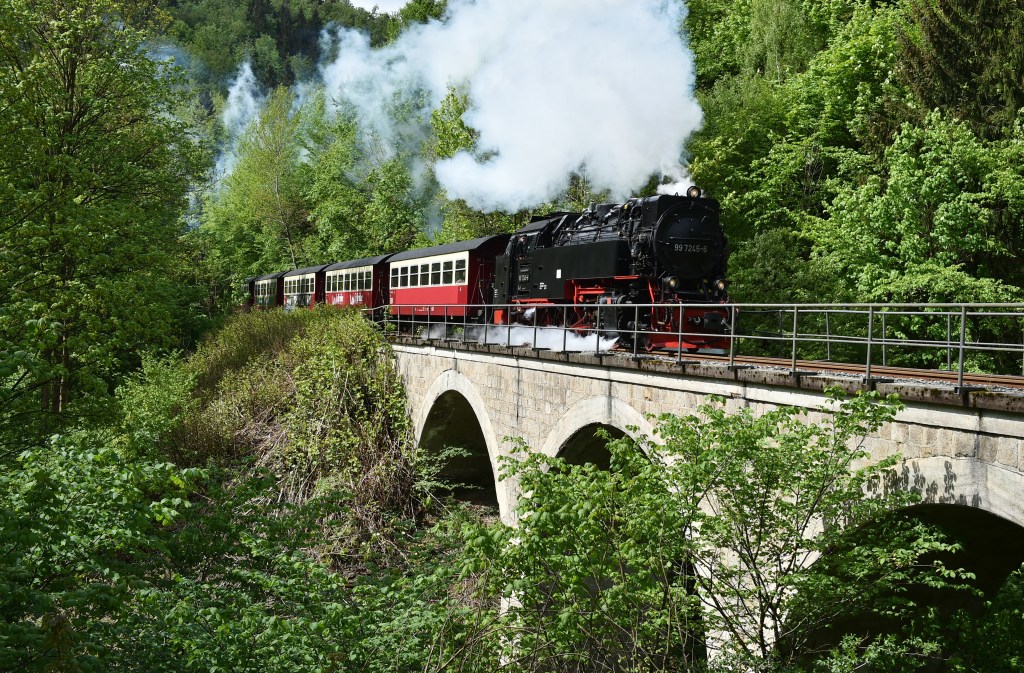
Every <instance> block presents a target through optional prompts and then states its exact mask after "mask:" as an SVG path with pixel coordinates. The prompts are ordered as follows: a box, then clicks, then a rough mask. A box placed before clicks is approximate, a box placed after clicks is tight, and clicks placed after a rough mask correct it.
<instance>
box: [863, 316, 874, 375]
mask: <svg viewBox="0 0 1024 673" xmlns="http://www.w3.org/2000/svg"><path fill="white" fill-rule="evenodd" d="M874 331H875V307H874V305H873V304H872V305H871V306H869V307H868V357H867V366H865V367H864V378H865V379H870V378H871V338H872V334H873V333H874Z"/></svg>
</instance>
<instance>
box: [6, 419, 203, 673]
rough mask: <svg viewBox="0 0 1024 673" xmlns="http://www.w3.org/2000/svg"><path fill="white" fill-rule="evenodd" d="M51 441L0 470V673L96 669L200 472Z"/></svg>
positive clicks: (90, 444)
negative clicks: (162, 536)
mask: <svg viewBox="0 0 1024 673" xmlns="http://www.w3.org/2000/svg"><path fill="white" fill-rule="evenodd" d="M104 439H105V438H103V437H102V436H96V435H85V434H78V435H75V436H70V437H65V438H57V439H55V440H54V441H53V443H52V444H51V445H50V446H48V447H45V448H40V449H34V450H30V451H27V452H25V453H23V454H22V455H21V456H20V457H19V459H18V461H17V463H16V464H14V465H11V466H9V467H4V468H3V469H2V472H0V578H2V580H0V586H2V591H0V668H2V669H3V670H6V671H16V670H20V671H52V670H76V671H77V670H86V671H90V670H104V662H108V661H109V660H110V659H112V658H113V659H115V660H116V658H117V657H119V656H120V653H119V651H118V647H119V644H118V642H119V640H120V638H121V637H122V636H123V635H124V632H123V630H122V629H121V628H120V623H119V621H118V620H119V617H120V615H121V614H122V612H123V611H124V610H127V609H129V608H128V606H129V604H130V602H131V601H132V599H133V594H134V592H136V591H138V590H139V589H140V588H141V587H142V586H144V584H145V580H144V577H145V574H146V572H147V569H149V568H151V567H152V563H153V561H154V560H155V559H158V558H160V557H161V556H162V555H163V554H164V553H165V551H166V547H165V546H164V544H163V542H162V541H161V539H160V535H159V531H160V528H161V527H162V526H166V525H169V524H171V523H172V522H173V521H175V520H176V519H177V518H178V516H179V515H180V513H181V511H183V510H184V509H186V508H187V507H188V502H187V501H186V500H185V498H186V497H187V495H188V492H189V491H190V490H191V486H190V484H191V483H192V482H194V481H195V480H196V479H198V478H200V477H201V474H200V473H197V472H195V471H190V470H184V471H183V470H179V469H178V468H176V467H174V466H173V465H170V464H168V463H157V462H145V461H138V462H132V463H129V464H125V463H124V462H123V461H122V460H121V457H120V456H119V455H118V454H117V453H116V452H115V451H113V450H111V449H110V448H108V447H107V446H105V445H104Z"/></svg>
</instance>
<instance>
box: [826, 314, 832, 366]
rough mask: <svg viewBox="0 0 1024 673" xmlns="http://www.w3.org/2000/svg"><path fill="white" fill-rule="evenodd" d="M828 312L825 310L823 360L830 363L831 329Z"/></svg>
mask: <svg viewBox="0 0 1024 673" xmlns="http://www.w3.org/2000/svg"><path fill="white" fill-rule="evenodd" d="M828 316H829V310H828V309H825V359H826V360H828V361H829V362H831V361H832V328H831V326H830V325H829V322H828Z"/></svg>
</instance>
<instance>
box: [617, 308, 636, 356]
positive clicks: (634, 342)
mask: <svg viewBox="0 0 1024 673" xmlns="http://www.w3.org/2000/svg"><path fill="white" fill-rule="evenodd" d="M615 317H616V318H618V317H619V312H618V311H616V312H615ZM639 322H640V307H639V306H634V307H633V357H634V358H636V356H637V352H638V351H637V346H638V345H639V342H640V337H639V336H638V335H637V333H636V329H637V327H638V326H639ZM615 329H616V331H618V329H619V326H618V325H616V326H615Z"/></svg>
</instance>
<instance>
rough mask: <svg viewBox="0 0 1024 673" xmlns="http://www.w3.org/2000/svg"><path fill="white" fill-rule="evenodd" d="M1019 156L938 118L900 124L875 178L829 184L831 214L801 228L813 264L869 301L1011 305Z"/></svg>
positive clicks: (1023, 202)
mask: <svg viewBox="0 0 1024 673" xmlns="http://www.w3.org/2000/svg"><path fill="white" fill-rule="evenodd" d="M1019 153H1020V139H1019V138H1015V139H1013V140H1011V141H1008V142H1005V143H998V144H993V143H986V142H985V141H983V140H981V139H979V138H977V137H976V136H975V135H974V134H973V133H972V132H971V131H970V129H969V128H968V126H967V125H966V124H964V123H961V122H956V121H952V120H948V119H946V118H944V117H943V116H942V115H939V114H933V115H930V116H929V117H928V118H927V120H926V124H925V126H923V127H913V126H909V125H907V126H905V127H904V128H903V129H902V130H901V132H900V133H899V134H898V136H897V137H896V138H895V140H894V141H893V144H892V146H891V147H890V148H889V149H888V150H887V151H886V153H885V157H884V164H883V172H882V175H881V176H879V177H875V178H870V179H867V180H866V181H864V182H863V183H861V184H857V183H852V184H851V183H849V182H847V183H846V184H843V185H841V186H837V195H836V197H835V199H834V200H833V202H832V203H831V206H830V214H831V217H830V218H829V219H828V220H823V221H821V223H820V224H818V225H815V226H813V227H812V228H810V229H809V233H810V235H811V236H812V237H813V238H814V239H815V242H816V248H817V249H818V251H820V254H821V257H822V263H823V264H827V265H829V266H832V267H833V268H835V269H836V270H837V271H840V272H842V273H846V274H848V275H849V277H850V279H851V281H852V286H853V287H852V288H851V289H853V290H854V291H855V292H856V296H861V297H866V298H868V299H871V300H895V301H1007V300H1013V299H1014V298H1016V297H1017V296H1018V294H1019V290H1018V289H1016V288H1014V287H1010V286H1009V285H1011V284H1012V285H1018V286H1019V284H1020V282H1021V276H1020V275H1019V269H1017V268H1016V267H1017V265H1016V264H1015V262H1013V261H1012V260H1014V259H1016V257H1017V255H1018V250H1019V245H1020V241H1021V230H1020V225H1019V222H1020V214H1021V213H1024V198H1022V196H1024V174H1022V173H1021V172H1020V167H1019V163H1018V162H1017V157H1018V156H1019Z"/></svg>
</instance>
